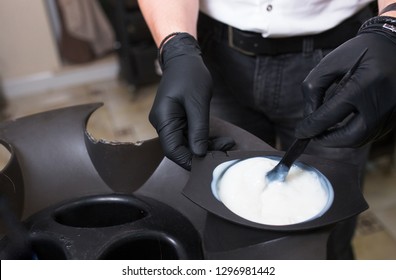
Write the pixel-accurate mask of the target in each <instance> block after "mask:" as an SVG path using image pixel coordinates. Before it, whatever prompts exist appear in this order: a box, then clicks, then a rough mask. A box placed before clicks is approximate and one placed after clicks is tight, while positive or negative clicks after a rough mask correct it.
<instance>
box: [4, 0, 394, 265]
mask: <svg viewBox="0 0 396 280" xmlns="http://www.w3.org/2000/svg"><path fill="white" fill-rule="evenodd" d="M159 77H160V73H159V69H158V66H157V62H156V46H155V44H154V42H153V41H152V38H151V35H150V33H149V31H148V28H147V26H146V25H145V23H144V20H143V17H142V15H141V13H140V11H139V8H138V6H137V1H133V0H97V1H96V0H35V1H31V0H18V1H15V0H2V1H1V2H0V120H1V121H5V120H10V119H15V118H18V117H22V116H26V115H30V114H34V113H38V112H42V111H47V110H51V109H55V108H61V107H66V106H72V105H77V104H85V103H91V102H102V103H103V104H104V105H103V106H102V107H101V108H100V109H98V110H97V111H96V112H95V113H94V114H93V115H92V117H91V118H90V120H89V122H88V126H87V129H88V131H89V132H90V133H91V134H92V135H93V136H94V137H96V138H98V139H106V140H109V141H121V142H137V141H140V140H146V139H150V138H154V137H156V133H155V130H154V129H153V128H152V127H151V125H150V124H149V122H148V120H147V116H148V112H149V110H150V107H151V104H152V101H153V98H154V95H155V92H156V89H157V83H158V81H159ZM395 143H396V137H395V133H391V134H389V135H388V136H387V137H386V138H384V139H382V140H381V141H379V142H377V143H375V144H374V145H373V148H372V151H371V154H370V161H369V163H368V165H367V171H366V179H365V186H364V195H365V197H366V200H367V201H368V202H369V205H370V209H369V210H367V211H365V212H364V213H362V214H361V215H360V217H359V225H358V229H357V232H356V235H355V238H354V246H355V251H356V257H357V259H396V172H395V170H396V169H395V161H396V151H395ZM9 156H10V155H9V152H8V151H7V150H6V149H5V148H4V147H3V146H2V145H1V144H0V169H2V168H3V167H4V165H5V164H6V163H7V161H8V158H9Z"/></svg>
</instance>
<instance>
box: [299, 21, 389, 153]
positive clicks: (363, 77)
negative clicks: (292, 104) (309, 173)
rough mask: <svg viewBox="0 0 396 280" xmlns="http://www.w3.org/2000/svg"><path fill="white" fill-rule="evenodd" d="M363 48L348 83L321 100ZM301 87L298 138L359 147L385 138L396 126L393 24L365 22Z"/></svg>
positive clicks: (334, 145)
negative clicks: (301, 114) (302, 111)
mask: <svg viewBox="0 0 396 280" xmlns="http://www.w3.org/2000/svg"><path fill="white" fill-rule="evenodd" d="M384 24H385V25H384ZM386 24H387V25H386ZM392 25H393V27H392ZM392 28H395V29H394V30H393V31H392V30H391V29H392ZM365 49H367V51H366V53H365V54H364V56H363V58H362V59H361V62H360V65H359V66H358V67H357V69H356V70H355V72H354V73H353V74H352V76H351V77H350V79H349V80H348V81H347V82H346V83H345V85H343V86H342V87H341V88H340V89H339V90H338V91H337V93H336V94H335V95H334V96H332V97H328V96H326V90H327V89H328V88H329V87H330V86H331V85H332V84H333V83H334V82H336V81H337V80H339V79H340V77H342V76H343V75H344V74H345V73H346V72H347V71H348V69H349V68H351V66H352V65H353V63H354V62H355V61H356V59H357V57H358V56H359V55H360V54H361V53H362V52H364V50H365ZM302 86H303V92H304V98H305V101H306V108H305V114H306V115H307V117H306V118H305V119H304V120H303V121H301V122H300V123H299V124H298V126H297V128H296V133H295V134H296V137H297V138H310V137H314V138H315V139H316V140H318V141H319V142H320V143H321V144H322V145H324V146H328V147H359V146H363V145H364V144H367V143H369V142H371V141H374V140H376V139H378V138H379V137H381V136H383V135H385V134H386V133H388V132H389V131H390V130H391V129H392V128H393V127H394V126H395V124H396V123H395V120H396V19H394V18H389V17H375V18H372V19H370V20H369V21H367V22H366V23H365V24H363V26H362V28H361V29H360V30H359V33H358V35H357V36H356V37H355V38H353V39H351V40H349V41H347V42H346V43H344V44H343V45H341V46H340V47H338V48H337V49H335V50H334V51H332V52H331V53H330V54H328V55H327V56H326V57H324V58H323V60H322V61H321V62H320V63H319V65H318V66H317V67H315V68H314V69H313V70H312V71H311V73H310V74H309V75H308V76H307V78H306V79H305V81H304V82H303V85H302Z"/></svg>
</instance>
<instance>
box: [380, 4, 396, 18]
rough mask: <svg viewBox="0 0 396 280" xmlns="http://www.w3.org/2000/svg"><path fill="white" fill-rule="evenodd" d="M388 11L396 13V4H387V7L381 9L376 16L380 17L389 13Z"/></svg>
mask: <svg viewBox="0 0 396 280" xmlns="http://www.w3.org/2000/svg"><path fill="white" fill-rule="evenodd" d="M389 11H396V3H392V4H389V5H388V6H386V7H385V8H383V9H382V10H381V11H380V12H379V13H378V15H379V16H380V15H382V14H385V13H386V12H389Z"/></svg>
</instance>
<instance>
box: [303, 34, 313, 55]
mask: <svg viewBox="0 0 396 280" xmlns="http://www.w3.org/2000/svg"><path fill="white" fill-rule="evenodd" d="M302 44H303V45H302V53H303V55H304V56H307V55H311V54H312V52H313V50H314V40H313V38H312V37H307V38H304V39H303V42H302Z"/></svg>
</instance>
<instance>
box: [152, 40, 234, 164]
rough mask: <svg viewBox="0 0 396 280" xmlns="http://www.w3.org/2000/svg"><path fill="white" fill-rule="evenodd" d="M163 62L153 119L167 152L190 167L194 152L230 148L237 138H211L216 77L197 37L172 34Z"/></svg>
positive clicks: (197, 153)
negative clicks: (203, 58)
mask: <svg viewBox="0 0 396 280" xmlns="http://www.w3.org/2000/svg"><path fill="white" fill-rule="evenodd" d="M160 63H161V68H162V78H161V81H160V84H159V87H158V91H157V95H156V97H155V100H154V104H153V107H152V108H151V111H150V115H149V120H150V122H151V124H152V125H153V126H154V127H155V129H156V130H157V133H158V135H159V139H160V142H161V146H162V149H163V151H164V153H165V156H167V157H168V158H169V159H171V160H172V161H174V162H176V163H177V164H178V165H180V166H181V167H183V168H185V169H187V170H190V169H191V160H192V156H193V155H197V156H204V155H205V154H206V152H207V150H208V148H209V149H213V150H216V149H218V150H225V149H229V148H230V147H232V146H233V144H232V143H233V140H232V139H230V138H222V139H217V140H216V139H213V140H212V141H209V139H208V136H209V103H210V99H211V97H212V95H211V89H212V78H211V75H210V73H209V71H208V69H207V68H206V66H205V64H204V62H203V60H202V57H201V50H200V48H199V45H198V42H197V41H196V40H195V39H194V37H192V36H191V35H189V34H187V33H180V34H178V35H176V36H174V37H172V38H171V39H170V40H169V41H168V42H167V43H165V45H164V46H163V48H162V56H161V59H160ZM209 144H212V145H211V146H210V147H209Z"/></svg>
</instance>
